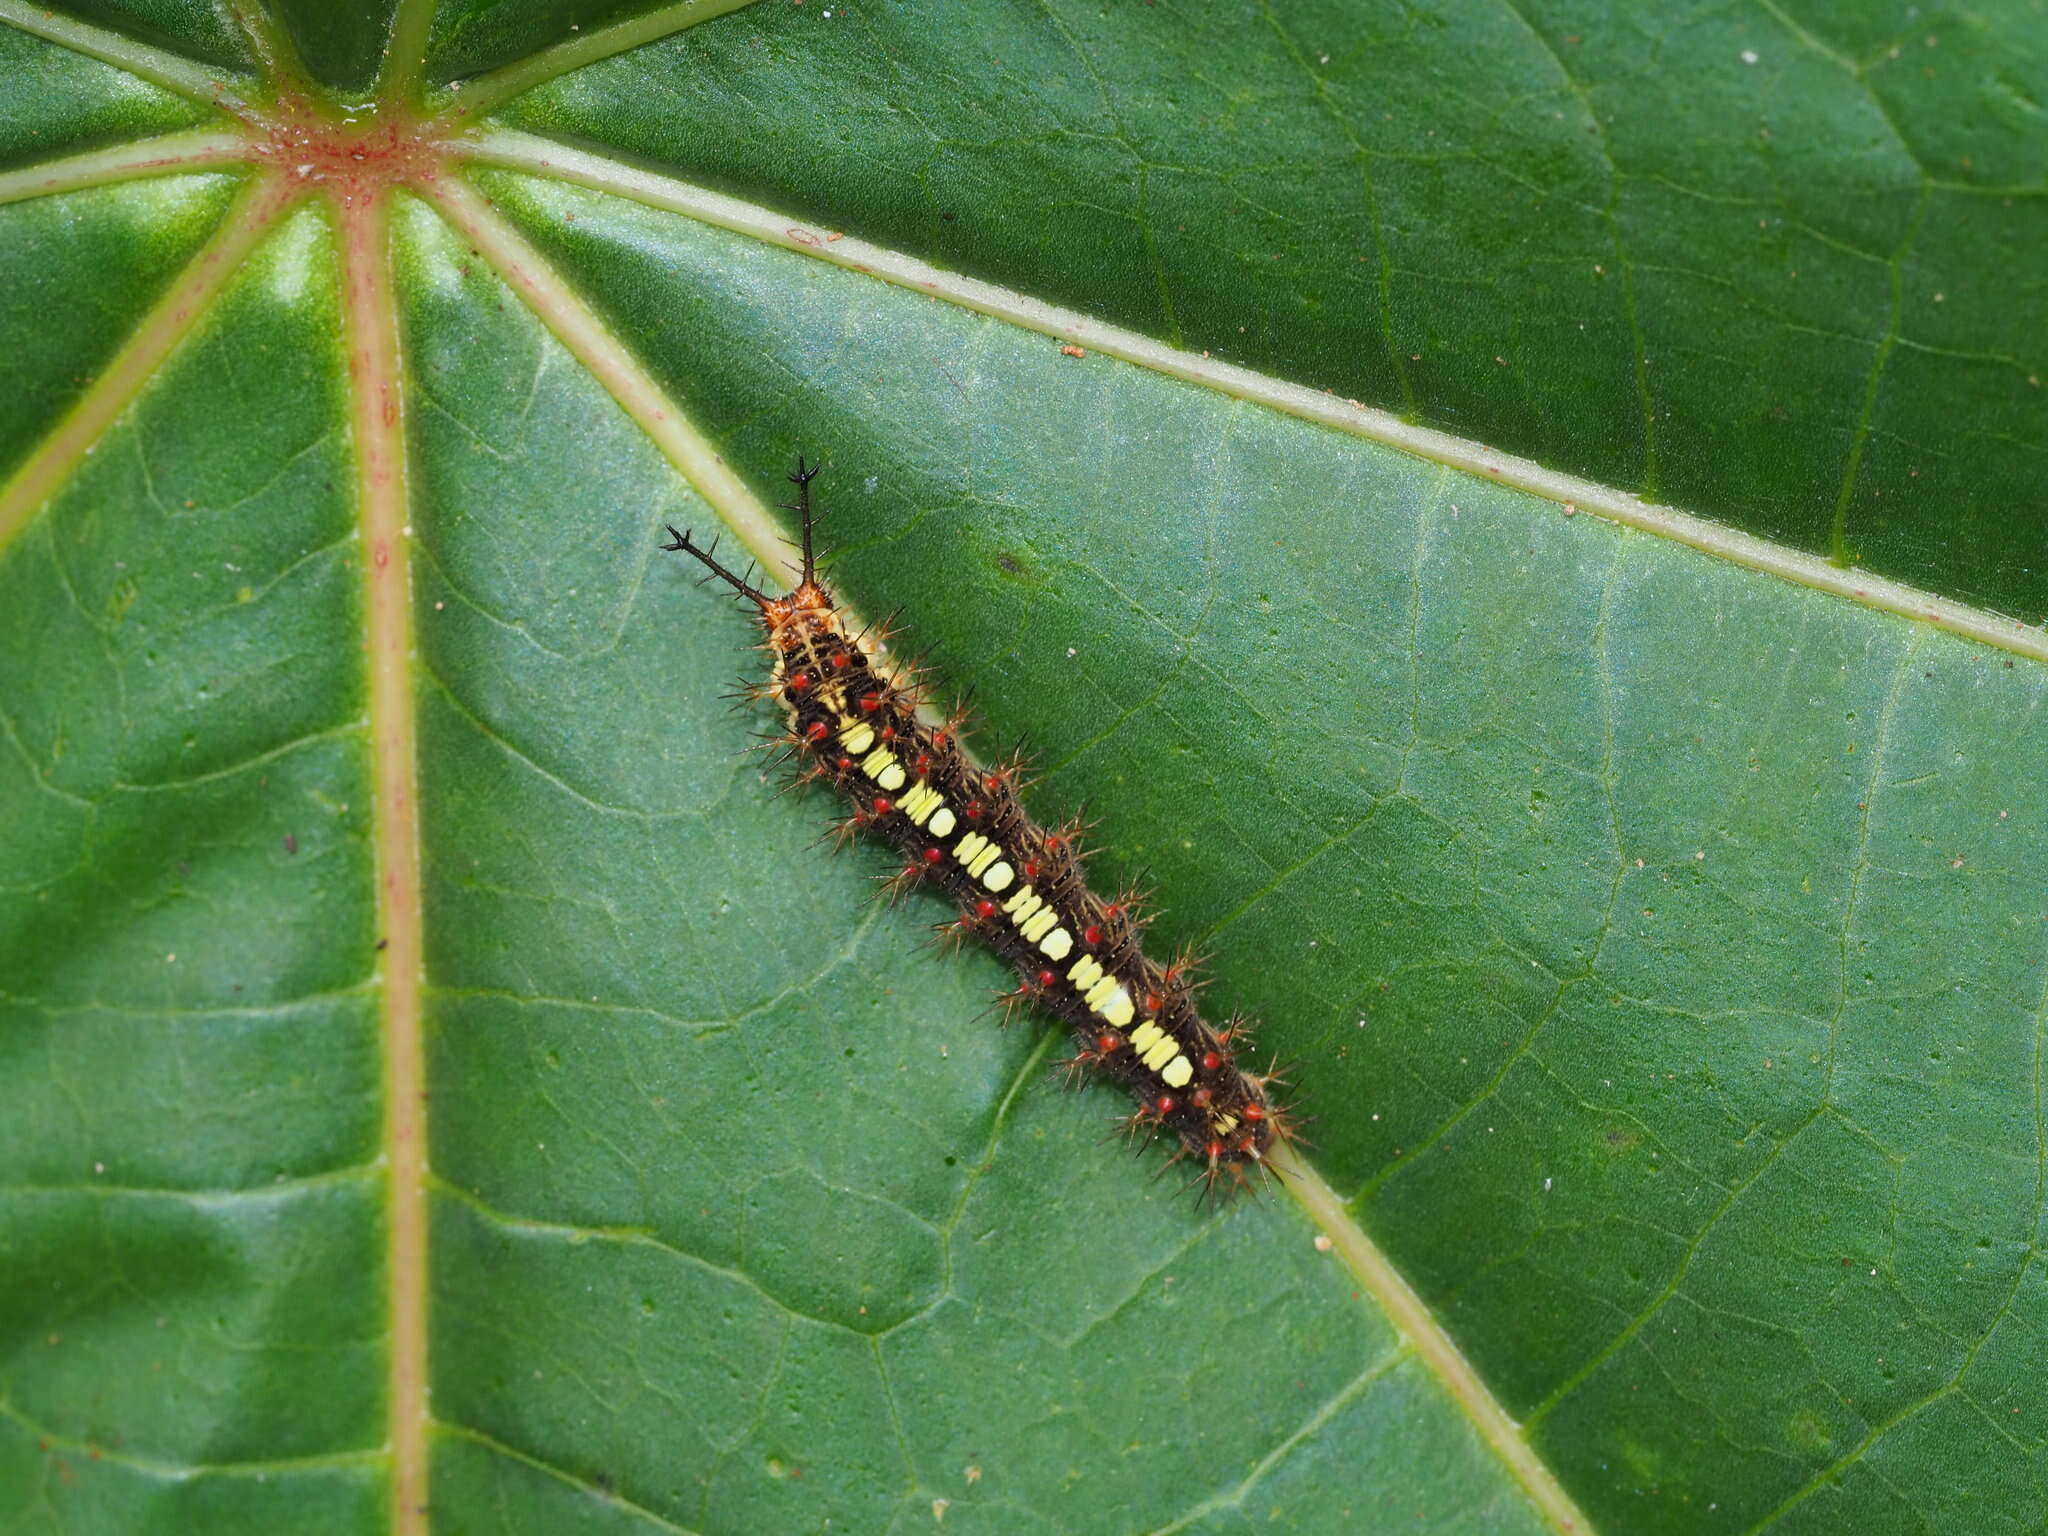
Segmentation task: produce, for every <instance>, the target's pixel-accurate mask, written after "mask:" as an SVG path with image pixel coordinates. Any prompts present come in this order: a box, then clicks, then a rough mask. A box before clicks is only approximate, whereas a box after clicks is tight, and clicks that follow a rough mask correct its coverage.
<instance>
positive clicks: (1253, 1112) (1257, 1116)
mask: <svg viewBox="0 0 2048 1536" xmlns="http://www.w3.org/2000/svg"><path fill="white" fill-rule="evenodd" d="M1243 1114H1244V1118H1245V1119H1247V1120H1249V1121H1250V1122H1251V1123H1252V1124H1253V1125H1257V1124H1258V1123H1259V1122H1260V1121H1261V1120H1263V1119H1265V1118H1266V1106H1265V1105H1263V1104H1261V1103H1259V1102H1258V1101H1257V1100H1256V1099H1254V1100H1253V1101H1252V1102H1251V1103H1249V1104H1247V1105H1245V1107H1244V1110H1243Z"/></svg>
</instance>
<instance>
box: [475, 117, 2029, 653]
mask: <svg viewBox="0 0 2048 1536" xmlns="http://www.w3.org/2000/svg"><path fill="white" fill-rule="evenodd" d="M449 149H450V151H451V153H453V154H455V155H457V156H461V157H465V158H468V159H471V160H474V161H476V162H477V163H479V164H485V165H492V166H498V167H502V168H504V169H509V170H517V171H522V172H525V173H527V174H530V175H534V176H539V177H546V178H551V179H554V180H558V181H564V182H569V183H573V184H575V185H578V186H583V187H587V188H590V189H591V190H593V191H598V192H605V193H610V194H613V195H617V196H621V197H625V198H628V199H630V200H632V201H635V202H639V203H642V204H645V205H646V206H648V207H652V208H658V209H661V210H663V211H666V212H670V213H678V214H681V215H683V216H685V217H688V218H693V219H696V220H698V221H699V222H701V223H705V224H709V225H712V226H714V227H716V228H720V229H724V230H728V231H730V232H732V233H735V234H740V235H745V236H748V237H750V238H753V239H757V240H760V241H762V242H764V243H766V244H770V245H776V246H780V247H782V248H784V249H786V250H791V251H797V252H801V253H803V254H806V255H809V256H813V257H816V258H819V259H821V260H824V261H828V262H831V263H833V264H834V265H836V266H840V267H845V268H848V269H850V270H853V271H857V272H864V273H866V274H868V275H869V276H871V277H874V278H877V279H879V280H880V281H883V282H887V283H891V284H893V285H896V286H898V287H903V288H908V289H910V290H912V291H913V292H916V293H920V294H923V295H925V296H927V297H930V298H936V299H940V300H943V301H946V302H948V303H952V304H956V305H958V306H960V307H961V308H963V309H967V310H971V311H973V312H975V313H977V314H983V315H987V316H990V317H991V318H994V319H999V320H1003V321H1005V322H1007V323H1009V324H1013V325H1017V326H1021V327H1023V328H1024V329H1027V330H1032V331H1037V332H1039V333H1040V334H1042V335H1045V336H1050V337H1053V338H1055V339H1058V340H1060V341H1064V342H1070V343H1073V344H1076V345H1079V346H1081V347H1083V348H1084V349H1087V350H1091V351H1097V352H1101V353H1103V354H1105V355H1107V356H1110V357H1115V358H1117V359H1119V360H1120V361H1123V362H1127V363H1131V364H1133V365H1135V366H1137V367H1141V368H1146V369H1149V370H1151V371H1154V372H1157V373H1161V374H1165V375H1167V376H1169V377H1172V378H1177V379H1180V380H1182V381H1183V382H1185V383H1190V384H1195V385H1197V386H1199V387H1202V388H1206V389H1212V390H1215V391H1217V392H1218V393H1221V394H1227V395H1230V396H1232V397H1233V398H1236V399H1241V400H1245V401H1247V402H1250V403H1253V404H1258V405H1263V406H1266V407H1268V408H1270V409H1273V410H1277V411H1283V412H1285V413H1287V414H1288V415H1291V416H1296V417H1299V418H1302V419H1304V420H1308V421H1313V422H1316V423H1318V424H1320V425H1323V426H1327V427H1332V428H1334V429H1336V430H1338V431H1341V432H1347V433H1349V434H1351V435H1352V436H1355V437H1360V438H1364V439H1366V440H1368V441H1372V442H1377V443H1381V444H1384V445H1386V446H1388V447H1392V448H1398V449H1400V450H1401V451H1402V452H1404V453H1409V454H1412V455H1414V456H1415V457H1417V458H1420V459H1424V460H1426V461H1429V462H1431V463H1435V464H1439V465H1443V466H1445V467H1447V468H1451V469H1455V470H1459V471H1461V472H1463V473H1466V474H1469V475H1472V476H1474V477H1476V478H1478V479H1480V480H1483V481H1485V482H1487V483H1489V484H1498V485H1506V486H1510V487H1512V488H1514V489H1516V490H1521V491H1525V492H1527V493H1529V494H1531V495H1534V496H1538V497H1541V498H1543V499H1544V500H1547V501H1551V502H1554V503H1556V504H1557V505H1558V506H1559V507H1560V508H1561V509H1562V510H1563V512H1564V513H1565V514H1566V515H1572V514H1576V513H1589V514H1592V515H1595V516H1599V517H1602V518H1606V519H1607V520H1609V521H1611V522H1616V523H1620V524H1622V525H1624V526H1626V527H1630V528H1635V529H1638V530H1640V531H1642V532H1645V533H1649V534H1652V535H1654V536H1656V537H1659V538H1664V539H1668V540H1670V541H1672V542H1674V543H1679V544H1684V545H1686V546H1688V547H1690V548H1693V549H1696V550H1698V551H1700V552H1701V553H1703V554H1707V555H1710V556H1712V557H1714V558H1716V559H1721V560H1726V561H1728V562H1730V563H1732V564H1736V565H1741V566H1744V567H1747V568H1749V569H1751V570H1755V571H1760V572H1762V573H1764V574H1767V575H1772V576H1777V577H1779V578H1781V579H1783V580H1786V581H1791V582H1794V583H1796V584H1798V585H1801V586H1805V587H1810V588H1813V589H1815V590H1818V591H1822V592H1827V593H1829V594H1831V595H1833V596H1837V597H1842V598H1846V599H1848V600H1850V601H1853V602H1856V603H1860V604H1862V605H1864V606H1867V607H1871V608H1875V609H1878V610H1879V611H1882V612H1888V613H1894V614H1897V615H1899V616H1901V617H1903V618H1910V619H1915V620H1919V621H1921V622H1925V623H1930V624H1933V625H1935V626H1936V627H1938V628H1941V629H1946V630H1949V631H1951V632H1953V633H1956V634H1960V635H1963V636H1965V637H1967V638H1969V639H1972V640H1975V641H1977V642H1979V643H1980V644H1984V645H1991V646H1996V647H1998V648H2000V649H2002V650H2007V651H2011V652H2014V653H2016V654H2018V655H2023V656H2028V657H2031V658H2033V659H2035V660H2039V661H2048V632H2044V631H2043V630H2041V629H2036V628H2034V627H2033V626H2031V625H2028V624H2024V623H2021V622H2020V621H2019V620H2017V619H2013V618H2009V617H2007V616H2005V615H2002V614H1998V613H1993V612H1990V611H1988V610H1986V609H1981V608H1976V607H1973V606H1971V605H1970V604H1967V603H1962V602H1958V601H1956V600H1954V599H1952V598H1947V597H1942V596H1940V595H1938V594H1935V593H1930V592H1924V591H1921V590H1920V589H1918V588H1915V587H1912V586H1909V585H1907V584H1906V583H1904V582H1899V581H1893V580H1891V579H1889V578H1887V577H1882V576H1875V575H1872V574H1870V573H1868V572H1865V571H1860V570H1854V569H1846V568H1844V567H1842V566H1838V565H1836V564H1834V563H1833V562H1831V561H1830V560H1828V559H1826V558H1825V557H1823V556H1820V555H1816V554H1812V553H1809V552H1807V551H1805V550H1798V549H1792V548H1789V547H1787V546H1785V545H1782V544H1775V543H1772V542H1771V541H1769V540H1767V539H1762V538H1759V537H1757V536H1756V535H1754V534H1749V533H1744V532H1742V531H1740V530H1739V529H1735V528H1732V527H1729V526H1726V525H1724V524H1720V523H1716V522H1713V521H1711V520H1710V519H1708V518H1705V517H1701V516H1699V515H1697V514H1695V513H1691V512H1684V511H1680V510H1677V509H1675V508H1671V507H1664V506H1656V505H1652V504H1651V503H1648V502H1645V501H1643V500H1642V499H1641V498H1640V497H1639V496H1637V495H1635V494H1634V493H1633V492H1629V491H1624V490H1620V489H1617V488H1616V487H1614V486H1609V485H1602V484H1600V483H1599V482H1597V481H1593V480H1587V479H1583V478H1581V477H1579V476H1576V475H1570V474H1565V473H1563V472H1562V471H1558V470H1553V469H1548V468H1546V467H1545V466H1543V465H1541V464H1538V463H1536V462H1534V461H1533V460H1530V459H1525V458H1521V457H1519V456H1517V455H1515V454H1511V453H1504V452H1501V451H1499V450H1496V449H1493V448H1489V447H1487V446H1486V445H1485V444H1483V443H1475V442H1471V441H1469V440H1467V439H1464V438H1460V437H1457V436H1455V435H1453V434H1451V433H1449V432H1444V431H1440V430H1438V429H1436V428H1432V427H1425V426H1419V425H1416V424H1415V423H1412V422H1407V421H1404V420H1402V419H1401V418H1400V417H1398V416H1396V415H1394V414H1392V413H1391V412H1388V411H1383V410H1379V409H1376V408H1375V407H1372V406H1368V405H1364V404H1361V403H1359V402H1356V401H1351V400H1345V399H1342V398H1340V397H1338V396H1336V395H1334V394H1331V393H1329V392H1328V391H1325V390H1318V389H1313V388H1311V387H1309V386H1307V385H1303V384H1295V383H1291V382H1289V381H1287V380H1284V379H1278V378H1275V377H1273V376H1271V375H1268V374H1262V373H1258V372H1256V371H1255V370H1253V369H1249V368H1243V367H1239V366H1238V365H1236V364H1233V363H1224V362H1220V361H1218V360H1216V359H1214V358H1208V357H1203V356H1201V355H1199V354H1197V353H1191V352H1186V351H1183V350H1180V349H1177V348H1174V347H1171V346H1169V345H1167V344H1166V343H1164V342H1161V341H1157V340H1154V339H1153V338H1152V337H1149V336H1144V335H1140V334H1139V333H1137V332H1135V331H1130V330H1127V329H1124V328H1123V327H1120V326H1115V325H1110V324H1107V323H1105V322H1103V321H1100V320H1097V319H1094V318H1093V317H1091V316H1088V315H1085V314H1082V313H1081V312H1079V311H1077V310H1070V309H1063V308H1061V307H1059V306H1058V305H1054V304H1048V303H1045V302H1044V301H1042V300H1039V299H1035V298H1032V297H1031V296H1029V295H1028V294H1023V293H1019V292H1016V291H1015V290H1013V289H1008V288H1004V287H1002V286H1001V285H999V284H996V283H990V282H984V281H982V280H981V279H978V278H972V277H968V276H965V275H963V274H961V273H959V272H954V271H949V270H947V269H945V268H943V267H935V266H932V265H930V264H929V263H927V262H924V261H921V260H918V259H917V258H915V257H912V256H906V255H904V254H902V253H901V252H898V251H895V250H891V249H889V248H886V247H883V246H876V245H871V244H869V243H868V242H866V241H863V240H859V239H856V238H855V237H853V236H851V235H842V234H840V233H839V232H838V231H835V230H831V229H829V228H826V227H822V226H814V225H811V224H809V223H808V222H806V221H805V220H803V219H798V218H793V217H790V216H788V215H784V214H779V213H777V212H775V211H774V210H773V209H769V208H764V207H762V206H760V205H759V204H755V203H748V202H744V201H742V200H741V199H739V198H735V197H729V196H726V195H725V194H723V193H719V192H713V191H711V190H709V189H708V188H705V187H701V186H698V185H695V184H693V183H690V182H685V181H682V180H679V179H677V178H675V177H671V176H664V175H660V174H657V173H655V172H652V171H646V170H642V169H640V168H638V167H635V166H631V165H627V164H625V163H623V162H621V161H617V160H612V159H609V158H607V157H605V156H603V155H600V154H597V153H595V152H593V151H591V150H588V149H582V148H578V147H576V146H573V145H568V144H563V143H559V142H557V141H555V140H552V139H547V138H543V137H540V136H538V135H534V134H528V133H524V132H521V131H519V130H517V129H510V128H497V127H493V128H487V129H485V130H482V131H481V132H479V133H478V134H477V135H476V136H475V137H473V138H470V139H464V140H459V141H453V142H451V143H450V145H449Z"/></svg>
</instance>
